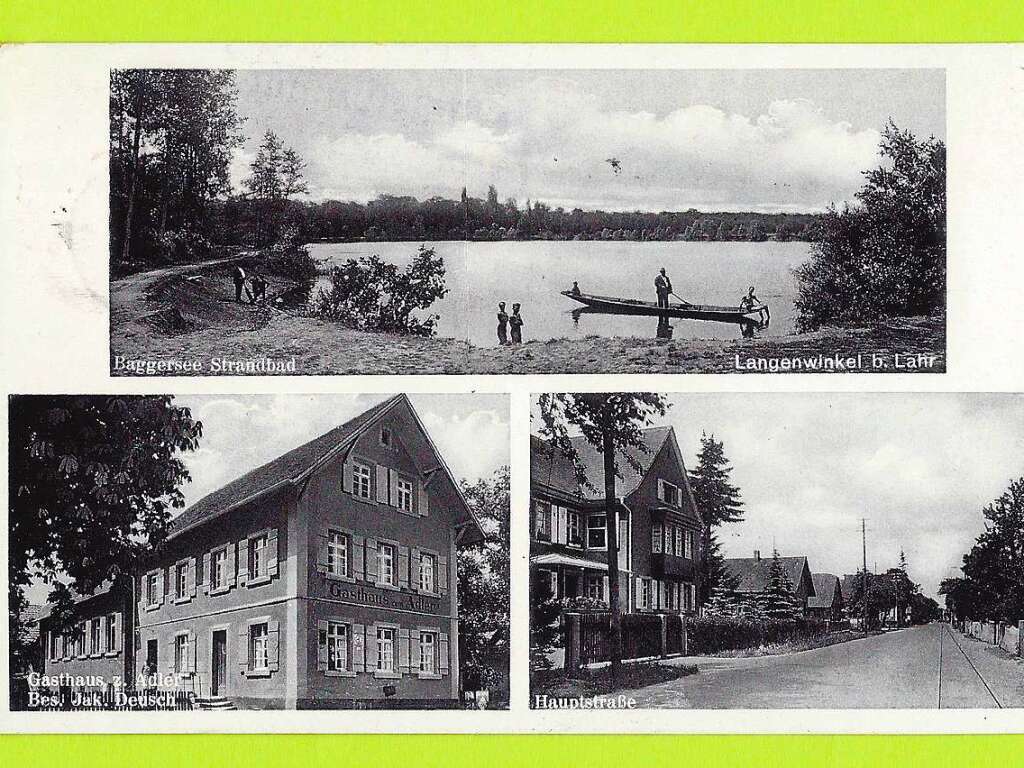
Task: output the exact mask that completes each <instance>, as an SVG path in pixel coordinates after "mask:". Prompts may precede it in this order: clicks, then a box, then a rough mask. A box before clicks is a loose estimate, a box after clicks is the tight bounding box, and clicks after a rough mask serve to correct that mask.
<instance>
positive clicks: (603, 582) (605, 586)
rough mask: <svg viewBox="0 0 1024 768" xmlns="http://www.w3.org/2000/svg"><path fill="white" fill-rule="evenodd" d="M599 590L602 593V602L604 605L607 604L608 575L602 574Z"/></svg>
mask: <svg viewBox="0 0 1024 768" xmlns="http://www.w3.org/2000/svg"><path fill="white" fill-rule="evenodd" d="M601 592H602V594H604V602H605V605H607V604H608V601H609V595H608V577H607V576H602V577H601Z"/></svg>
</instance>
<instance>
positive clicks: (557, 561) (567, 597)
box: [530, 427, 844, 621]
mask: <svg viewBox="0 0 1024 768" xmlns="http://www.w3.org/2000/svg"><path fill="white" fill-rule="evenodd" d="M642 438H643V443H644V447H645V450H640V449H628V450H625V451H620V455H619V456H618V457H617V464H618V467H619V471H620V473H621V475H622V476H621V477H620V478H619V479H618V480H617V483H616V489H617V492H618V498H617V499H616V504H615V509H614V510H612V511H609V510H607V509H606V507H605V499H604V482H603V478H604V468H603V467H604V465H603V456H602V455H601V454H600V453H599V452H598V451H597V450H596V449H595V448H594V447H593V446H592V445H591V444H590V443H589V442H588V441H587V440H586V439H585V438H583V437H577V438H574V439H572V440H571V443H572V447H573V449H574V450H575V452H576V454H577V457H578V461H579V464H580V465H581V466H582V468H583V471H584V476H585V478H586V482H583V483H581V482H580V481H579V480H578V479H577V475H576V471H575V467H574V464H573V462H572V460H571V459H570V458H569V457H567V456H565V455H564V454H563V453H562V452H561V451H559V450H557V449H556V448H555V447H554V446H553V445H551V444H550V443H549V442H546V441H544V440H543V439H541V438H539V437H537V436H533V437H531V444H530V494H531V500H530V503H531V521H530V569H531V579H537V580H543V581H544V582H546V583H547V584H549V585H550V593H551V596H552V597H553V598H554V599H555V600H559V601H561V602H562V603H563V605H565V606H567V607H574V606H580V607H591V608H593V607H601V606H607V604H608V599H609V589H610V588H611V585H610V584H609V582H608V547H607V532H608V526H609V525H612V526H617V530H618V532H619V536H618V541H619V550H618V565H619V574H620V578H619V584H618V590H619V603H620V605H621V607H622V611H623V612H624V613H665V612H670V613H681V614H686V615H697V614H698V613H699V612H700V605H701V603H702V602H703V601H702V599H701V595H700V594H699V588H700V578H699V575H700V573H701V562H702V558H703V553H702V551H701V546H700V544H701V542H702V541H703V539H704V536H703V534H704V532H705V523H704V521H703V519H702V517H701V513H700V510H699V509H698V508H697V505H696V504H695V503H694V498H693V491H692V489H691V485H690V479H689V474H688V472H687V469H686V466H685V464H684V462H683V457H682V453H681V451H680V449H679V444H678V442H677V440H676V434H675V430H674V429H673V428H672V427H652V428H649V429H645V430H643V432H642ZM609 518H612V519H609ZM779 560H780V562H781V564H782V567H783V568H784V569H785V571H786V574H787V576H788V578H789V581H790V583H791V584H792V585H793V590H794V594H795V596H796V597H797V599H798V600H799V602H800V604H801V606H802V609H803V612H804V615H805V616H807V617H808V618H813V619H817V620H821V621H837V620H839V619H841V617H842V615H843V605H844V603H843V592H842V590H841V588H840V581H839V578H838V577H837V576H835V575H833V574H830V573H812V571H811V568H810V565H809V563H808V561H807V558H806V557H799V556H797V557H780V558H779ZM725 564H726V567H727V569H728V570H729V572H730V573H731V574H732V576H733V577H734V578H735V579H736V582H737V584H738V591H740V592H747V593H758V592H763V591H764V589H765V587H766V585H767V583H768V576H769V568H770V564H771V558H762V557H761V556H760V553H759V552H755V553H754V556H753V557H751V558H730V559H727V560H726V561H725Z"/></svg>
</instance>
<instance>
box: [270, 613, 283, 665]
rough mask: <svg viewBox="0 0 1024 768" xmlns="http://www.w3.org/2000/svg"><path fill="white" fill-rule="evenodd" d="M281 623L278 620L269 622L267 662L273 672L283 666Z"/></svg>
mask: <svg viewBox="0 0 1024 768" xmlns="http://www.w3.org/2000/svg"><path fill="white" fill-rule="evenodd" d="M280 641H281V623H280V622H279V621H278V620H277V619H271V620H270V621H268V622H267V661H268V663H269V665H270V671H271V672H277V670H278V669H280V666H281V652H280V651H281V642H280Z"/></svg>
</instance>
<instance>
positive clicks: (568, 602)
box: [562, 597, 608, 611]
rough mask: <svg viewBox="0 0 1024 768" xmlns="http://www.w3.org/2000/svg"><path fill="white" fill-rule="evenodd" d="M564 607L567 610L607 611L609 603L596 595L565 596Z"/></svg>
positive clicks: (563, 599)
mask: <svg viewBox="0 0 1024 768" xmlns="http://www.w3.org/2000/svg"><path fill="white" fill-rule="evenodd" d="M562 608H563V610H566V611H607V610H608V603H606V602H605V601H604V600H598V599H597V598H596V597H563V598H562Z"/></svg>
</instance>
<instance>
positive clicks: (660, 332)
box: [570, 307, 770, 339]
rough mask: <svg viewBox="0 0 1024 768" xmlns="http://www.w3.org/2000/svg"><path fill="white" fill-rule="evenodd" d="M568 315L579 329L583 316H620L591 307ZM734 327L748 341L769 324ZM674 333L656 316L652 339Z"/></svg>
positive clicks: (666, 323)
mask: <svg viewBox="0 0 1024 768" xmlns="http://www.w3.org/2000/svg"><path fill="white" fill-rule="evenodd" d="M570 314H571V315H572V324H573V327H574V328H579V324H580V318H581V317H583V315H603V316H605V317H619V316H620V314H619V313H616V312H604V311H602V310H600V309H594V308H593V307H579V308H578V309H574V310H572V312H571V313H570ZM643 319H644V320H646V321H647V322H651V321H653V320H654V318H653V317H652V316H647V317H644V318H643ZM681 322H685V321H681ZM599 323H600V321H599V320H596V319H595V324H599ZM719 325H722V326H725V327H730V326H732V325H733V324H732V323H719ZM735 325H736V326H737V327H738V332H739V334H740V335H741V336H742V337H743V338H744V339H750V338H753V337H754V336H755V335H756V334H757V333H758V332H759V331H764V330H766V329H767V328H768V327H769V325H770V323H769V322H760V323H751V322H742V323H736V324H735ZM674 331H675V326H673V325H672V324H671V323H670V322H669V316H668V315H658V318H657V325H656V326H655V330H654V338H656V339H671V338H672V335H673V333H674Z"/></svg>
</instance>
